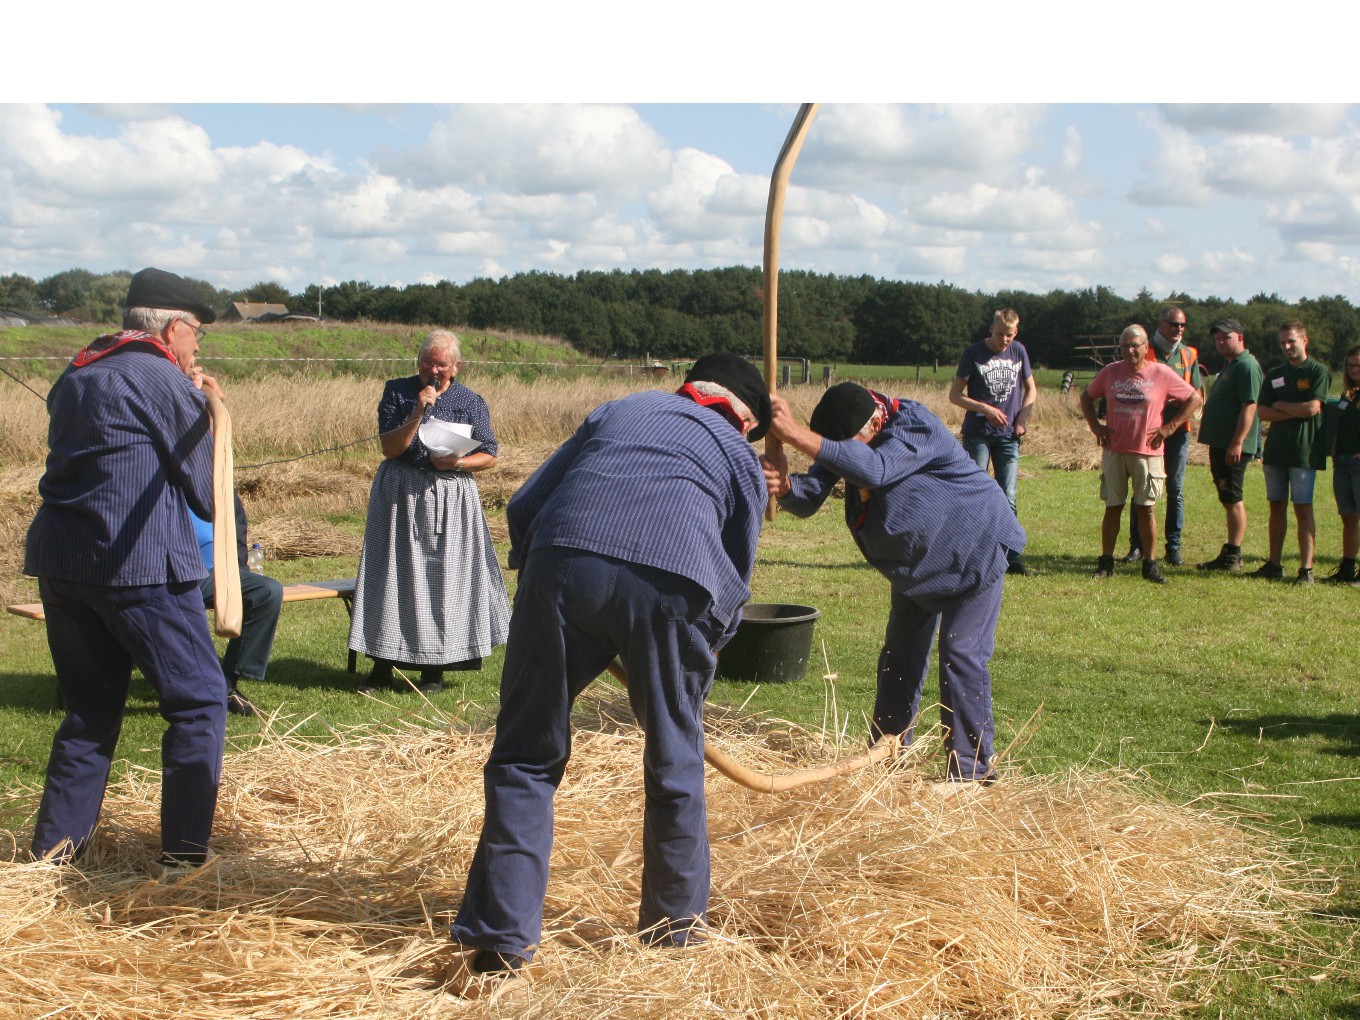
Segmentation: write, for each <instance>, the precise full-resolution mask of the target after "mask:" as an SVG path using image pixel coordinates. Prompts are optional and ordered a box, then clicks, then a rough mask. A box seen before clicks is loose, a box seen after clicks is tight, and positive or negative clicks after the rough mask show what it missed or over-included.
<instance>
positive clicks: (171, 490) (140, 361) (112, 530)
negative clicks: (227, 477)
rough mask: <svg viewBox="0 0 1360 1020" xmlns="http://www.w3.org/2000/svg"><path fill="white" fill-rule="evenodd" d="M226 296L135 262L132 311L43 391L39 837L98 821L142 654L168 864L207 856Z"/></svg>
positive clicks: (73, 848)
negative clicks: (211, 374)
mask: <svg viewBox="0 0 1360 1020" xmlns="http://www.w3.org/2000/svg"><path fill="white" fill-rule="evenodd" d="M215 317H216V316H215V313H214V312H213V309H212V307H211V305H209V304H208V303H207V302H206V301H205V300H204V299H203V297H202V296H201V295H200V294H199V293H198V291H197V290H196V289H195V288H194V287H193V286H192V285H191V284H189V283H188V281H186V280H184V279H182V278H180V277H178V276H176V275H174V274H173V273H167V272H164V271H162V270H159V269H144V270H142V271H141V272H140V273H138V274H137V275H136V276H134V277H133V278H132V282H131V286H130V287H129V288H128V294H127V301H126V307H125V308H124V310H123V329H122V331H121V332H118V333H109V334H105V335H104V336H101V337H99V338H98V339H96V340H95V341H94V342H93V343H91V344H90V345H89V346H88V347H86V348H84V349H83V350H81V351H80V353H79V354H77V355H76V356H75V358H74V359H72V361H71V364H70V365H69V366H68V367H67V368H66V371H65V372H63V373H62V375H61V377H60V378H59V379H58V380H57V381H56V383H55V384H54V385H53V386H52V390H51V392H50V393H49V394H48V397H47V409H48V415H49V417H50V421H49V424H48V431H47V441H48V446H49V447H50V452H49V454H48V457H47V470H46V472H45V473H44V474H43V477H42V479H41V480H40V481H39V483H38V493H39V495H40V496H41V497H42V505H41V506H40V507H39V508H38V512H37V515H36V516H35V517H34V519H33V524H32V526H31V527H30V528H29V531H28V540H27V545H26V548H25V557H24V572H25V573H27V574H32V575H35V576H36V577H37V578H38V590H39V592H40V594H41V596H42V601H43V609H44V611H45V613H46V616H47V641H48V645H49V647H50V648H51V651H52V663H53V665H54V666H55V668H56V674H57V686H58V688H59V689H60V691H61V698H62V702H63V704H64V705H65V707H66V717H65V719H63V720H62V722H61V724H60V726H59V727H58V729H57V733H56V736H55V738H54V739H53V741H52V752H51V757H50V758H49V760H48V764H47V778H46V782H45V783H44V786H43V796H42V802H41V804H40V806H39V808H38V818H37V823H36V825H35V828H34V833H33V842H32V851H33V854H34V855H35V856H36V857H40V858H42V857H46V858H53V859H57V860H69V859H72V858H75V857H78V856H80V855H81V854H82V853H84V852H85V851H86V850H87V848H88V846H89V844H90V842H91V840H92V839H93V837H94V831H95V826H96V824H97V823H98V820H99V811H100V807H101V805H102V803H103V799H104V788H105V785H106V783H107V781H108V775H109V766H110V763H111V761H112V758H113V753H114V749H115V747H116V745H117V742H118V734H119V730H120V729H121V726H122V721H123V713H124V710H125V707H126V702H127V697H128V687H129V684H130V681H131V678H132V667H133V666H136V667H138V668H139V669H140V670H141V671H142V674H143V675H144V676H145V677H146V679H147V681H148V682H149V683H150V684H151V686H152V688H153V689H154V690H155V692H156V696H157V698H158V700H159V708H160V714H161V716H162V717H163V718H164V719H165V721H166V724H167V728H166V732H165V738H164V740H163V741H162V743H161V764H162V774H161V858H160V861H159V864H160V866H161V867H166V868H168V867H180V866H186V865H194V864H198V863H201V862H202V861H203V860H204V859H205V858H206V854H207V849H208V838H209V836H210V835H211V833H212V823H213V814H214V812H215V811H216V807H217V788H218V781H219V778H220V776H221V771H222V747H223V741H224V738H225V733H226V717H227V683H226V679H225V678H224V676H223V674H222V667H221V665H220V664H219V663H218V661H217V652H216V650H215V649H214V647H213V640H212V635H211V633H209V630H208V621H207V615H206V614H205V613H204V611H203V596H202V595H201V594H200V592H199V582H200V581H201V580H202V578H203V576H204V574H205V570H204V568H203V561H202V559H201V558H200V556H199V550H198V542H197V541H196V539H195V537H194V528H193V524H192V523H191V521H190V514H191V513H195V514H198V515H199V516H201V517H205V518H211V517H212V513H213V486H212V433H211V431H210V430H209V422H208V415H207V411H206V408H205V397H204V394H203V393H202V389H204V388H207V389H211V390H212V391H214V392H215V393H217V394H218V395H220V394H221V390H220V389H219V388H218V387H217V383H216V382H215V381H214V380H212V379H211V378H207V377H204V376H203V375H202V373H201V372H197V371H195V366H194V355H195V353H196V352H197V350H198V340H199V337H200V336H202V330H203V323H206V322H212V321H213V320H214V319H215Z"/></svg>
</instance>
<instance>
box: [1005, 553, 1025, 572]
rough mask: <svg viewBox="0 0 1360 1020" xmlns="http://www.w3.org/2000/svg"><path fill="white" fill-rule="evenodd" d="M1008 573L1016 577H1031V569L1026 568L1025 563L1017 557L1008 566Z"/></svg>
mask: <svg viewBox="0 0 1360 1020" xmlns="http://www.w3.org/2000/svg"><path fill="white" fill-rule="evenodd" d="M1006 573H1008V574H1014V575H1015V576H1016V577H1029V567H1027V566H1025V561H1024V560H1022V559H1020V558H1019V557H1017V558H1016V559H1013V560H1011V561H1010V562H1009V563H1007V564H1006Z"/></svg>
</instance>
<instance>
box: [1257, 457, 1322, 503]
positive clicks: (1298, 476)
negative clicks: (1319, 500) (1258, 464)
mask: <svg viewBox="0 0 1360 1020" xmlns="http://www.w3.org/2000/svg"><path fill="white" fill-rule="evenodd" d="M1264 467H1265V473H1266V499H1268V500H1269V501H1270V502H1272V503H1283V502H1284V501H1285V500H1287V499H1289V497H1290V496H1291V495H1292V496H1293V497H1294V503H1295V505H1297V504H1299V503H1311V502H1313V482H1314V481H1316V479H1317V472H1316V471H1314V470H1313V469H1312V468H1296V467H1293V468H1283V467H1275V466H1273V465H1271V464H1266V465H1264Z"/></svg>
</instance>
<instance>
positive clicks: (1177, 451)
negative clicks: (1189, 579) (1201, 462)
mask: <svg viewBox="0 0 1360 1020" xmlns="http://www.w3.org/2000/svg"><path fill="white" fill-rule="evenodd" d="M1189 459H1190V433H1189V432H1188V431H1186V430H1184V429H1182V430H1181V431H1180V432H1175V433H1172V435H1171V436H1169V437H1168V438H1167V439H1166V441H1165V442H1164V443H1162V463H1163V464H1164V465H1165V467H1166V525H1165V526H1164V527H1163V528H1162V534H1163V538H1164V540H1165V541H1166V550H1167V552H1172V551H1173V550H1174V551H1177V552H1179V551H1180V547H1181V529H1182V528H1183V527H1184V526H1185V465H1186V462H1187V461H1188V460H1189ZM1129 548H1130V549H1142V548H1143V539H1142V538H1141V537H1140V536H1139V534H1138V517H1137V514H1136V512H1135V510H1134V508H1133V507H1132V506H1130V507H1129ZM1155 556H1156V553H1155V551H1154V553H1153V558H1155Z"/></svg>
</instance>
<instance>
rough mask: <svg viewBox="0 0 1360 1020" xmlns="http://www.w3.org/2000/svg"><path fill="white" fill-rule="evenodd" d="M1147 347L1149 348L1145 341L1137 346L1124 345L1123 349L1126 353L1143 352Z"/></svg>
mask: <svg viewBox="0 0 1360 1020" xmlns="http://www.w3.org/2000/svg"><path fill="white" fill-rule="evenodd" d="M1146 346H1147V341H1146V340H1144V341H1143V342H1142V343H1137V344H1124V345H1123V348H1124V350H1126V351H1141V350H1142V349H1143V348H1144V347H1146Z"/></svg>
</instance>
